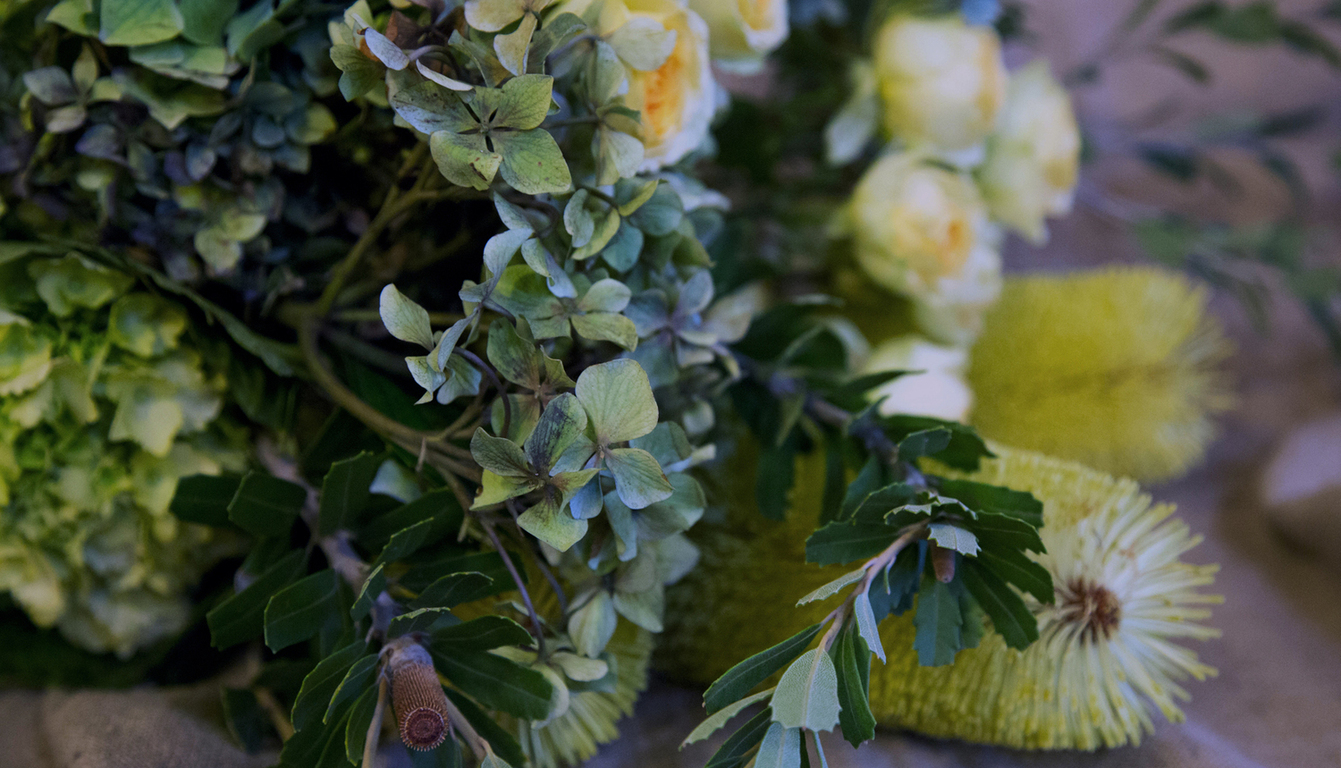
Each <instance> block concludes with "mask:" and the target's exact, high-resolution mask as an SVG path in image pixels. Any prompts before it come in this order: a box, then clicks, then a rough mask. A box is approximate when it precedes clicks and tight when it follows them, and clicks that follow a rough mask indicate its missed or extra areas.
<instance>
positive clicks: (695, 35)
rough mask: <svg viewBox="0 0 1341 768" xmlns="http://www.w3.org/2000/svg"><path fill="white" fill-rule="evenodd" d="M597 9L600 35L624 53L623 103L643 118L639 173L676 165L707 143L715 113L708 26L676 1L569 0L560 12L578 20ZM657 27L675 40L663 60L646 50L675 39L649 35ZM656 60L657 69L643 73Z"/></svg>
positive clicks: (715, 90) (715, 85) (715, 96)
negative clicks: (625, 86)
mask: <svg viewBox="0 0 1341 768" xmlns="http://www.w3.org/2000/svg"><path fill="white" fill-rule="evenodd" d="M598 7H599V18H598V19H597V22H596V27H597V29H596V31H597V33H598V34H600V35H601V37H603V38H605V39H606V40H608V41H610V43H611V45H613V46H614V47H615V50H616V51H617V52H620V58H621V59H622V60H623V61H624V63H625V65H626V67H627V69H628V75H629V82H628V93H626V94H625V96H624V103H625V104H626V105H628V106H629V107H630V108H632V109H636V110H638V111H639V112H640V113H641V114H642V126H643V147H644V154H643V164H642V166H641V167H640V168H639V170H640V171H642V172H649V171H655V170H658V169H660V168H662V167H664V166H667V165H672V164H674V163H676V162H678V161H679V160H681V159H682V158H683V157H684V156H685V155H687V154H689V153H690V152H692V151H694V150H695V149H698V147H699V146H700V145H702V144H703V142H704V140H705V139H707V138H708V129H709V127H710V124H711V122H712V116H713V112H714V111H716V108H717V82H716V81H715V80H713V77H712V67H711V61H710V59H709V54H708V25H707V24H706V23H705V22H704V21H703V18H702V17H701V16H699V15H698V14H697V13H694V12H693V11H692V10H689V9H688V8H686V7H684V6H683V5H681V4H680V3H679V2H676V0H604V2H603V4H598V2H596V0H569V1H568V2H566V3H564V4H563V5H562V6H561V8H562V10H564V11H568V12H570V13H576V14H578V15H583V14H585V13H586V12H587V11H588V10H594V9H597V8H598ZM658 27H659V28H660V29H662V30H665V31H666V32H668V33H670V34H671V38H673V40H674V45H673V47H672V48H671V50H670V54H669V55H668V56H665V58H664V59H661V56H660V55H659V54H660V53H661V52H660V51H657V52H653V51H651V50H642V49H643V48H649V49H650V47H652V46H654V45H657V44H659V41H661V40H669V39H671V38H665V37H660V36H658V35H655V34H650V32H654V31H656V30H657V28H658ZM621 49H622V51H621ZM654 53H655V54H657V55H653V54H654ZM658 60H659V61H660V63H659V64H657V66H655V67H654V68H651V69H642V68H640V67H643V66H646V63H647V62H648V61H658Z"/></svg>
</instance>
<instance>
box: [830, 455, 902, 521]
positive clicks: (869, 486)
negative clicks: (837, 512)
mask: <svg viewBox="0 0 1341 768" xmlns="http://www.w3.org/2000/svg"><path fill="white" fill-rule="evenodd" d="M890 474H891V473H890V469H889V465H887V464H886V463H885V462H883V461H881V460H880V458H879V457H878V456H871V457H870V458H868V459H867V460H866V463H865V464H864V465H862V468H861V472H859V473H857V477H856V479H855V480H853V481H852V483H851V484H850V485H848V487H847V492H846V493H845V494H844V495H843V509H842V515H841V517H842V518H843V519H848V518H851V517H852V515H853V514H855V513H856V511H857V507H859V506H861V503H862V501H864V500H865V499H866V497H867V496H870V495H871V494H872V493H874V492H875V491H877V490H879V489H880V488H883V487H885V486H887V485H889V484H890V483H891V482H892V480H893V478H892V477H891V476H890Z"/></svg>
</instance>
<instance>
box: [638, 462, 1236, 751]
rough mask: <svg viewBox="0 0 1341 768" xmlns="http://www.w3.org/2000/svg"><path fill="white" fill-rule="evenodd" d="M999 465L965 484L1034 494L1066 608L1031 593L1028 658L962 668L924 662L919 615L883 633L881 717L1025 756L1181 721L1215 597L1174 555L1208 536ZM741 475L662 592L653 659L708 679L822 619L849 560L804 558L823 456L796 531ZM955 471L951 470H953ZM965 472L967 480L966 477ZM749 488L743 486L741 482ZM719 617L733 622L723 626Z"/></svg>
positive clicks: (982, 646) (1002, 652)
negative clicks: (766, 514) (696, 558)
mask: <svg viewBox="0 0 1341 768" xmlns="http://www.w3.org/2000/svg"><path fill="white" fill-rule="evenodd" d="M993 450H994V451H995V452H996V453H997V458H994V459H988V460H986V461H984V463H983V465H982V467H981V469H980V470H979V471H978V472H976V473H973V474H971V475H968V477H969V478H971V479H973V480H977V481H981V482H985V483H990V484H995V485H1002V486H1006V487H1009V488H1013V489H1016V490H1022V491H1028V492H1030V493H1033V494H1034V495H1035V496H1036V497H1037V498H1038V499H1040V500H1041V501H1042V502H1043V516H1044V525H1043V527H1042V528H1041V529H1040V534H1041V536H1042V538H1043V542H1044V544H1045V546H1046V547H1047V553H1046V554H1044V555H1041V556H1034V557H1036V559H1037V560H1038V561H1039V563H1040V564H1042V565H1043V566H1044V567H1046V568H1047V569H1048V571H1049V572H1050V573H1051V575H1052V579H1053V584H1054V588H1055V593H1056V599H1055V602H1054V604H1052V605H1043V604H1040V603H1039V602H1038V601H1037V600H1035V599H1033V598H1032V597H1029V596H1028V595H1025V602H1026V604H1027V605H1028V606H1029V608H1030V610H1031V612H1032V613H1033V614H1034V615H1035V616H1036V617H1037V619H1038V628H1039V635H1040V639H1039V640H1038V641H1036V642H1035V643H1033V644H1032V645H1030V646H1029V647H1028V648H1027V649H1026V650H1024V651H1017V650H1013V649H1010V648H1007V647H1006V645H1005V642H1004V641H1003V640H1002V638H1001V636H1000V635H999V634H997V633H995V632H988V633H985V635H984V636H983V637H982V639H981V641H980V642H979V643H978V645H977V647H976V648H966V649H964V650H961V651H960V652H959V653H958V654H957V656H956V657H955V661H954V663H953V664H951V665H948V666H939V667H923V666H919V665H918V659H917V653H916V651H914V649H913V638H914V635H915V628H914V624H913V614H912V612H908V613H904V614H903V615H902V616H897V617H894V616H892V617H890V618H887V619H885V620H884V622H883V623H882V624H881V625H880V636H881V640H882V642H883V644H884V647H885V650H886V652H887V653H888V662H887V663H886V664H884V665H881V664H879V663H878V662H873V663H872V666H871V673H870V700H871V710H872V712H873V713H874V715H875V717H876V720H877V721H878V722H879V723H880V724H881V725H884V726H887V727H894V728H906V729H910V730H914V731H918V732H921V733H925V734H927V735H931V736H936V737H943V738H958V739H964V740H967V741H975V742H984V743H991V744H1001V745H1006V746H1011V747H1017V748H1029V749H1064V748H1074V749H1096V748H1098V747H1104V746H1108V747H1111V746H1119V745H1122V744H1128V743H1137V742H1139V741H1140V739H1141V736H1142V735H1143V734H1144V733H1146V732H1148V731H1150V730H1151V728H1152V726H1153V713H1154V712H1155V711H1156V710H1158V711H1159V712H1161V713H1162V714H1163V715H1164V716H1165V717H1167V718H1169V719H1170V720H1178V719H1180V718H1181V711H1180V710H1179V708H1178V705H1177V700H1178V699H1180V698H1186V696H1187V694H1186V692H1185V691H1184V689H1183V688H1182V687H1180V685H1179V681H1181V680H1184V679H1186V678H1188V677H1194V678H1197V679H1202V678H1204V677H1205V676H1206V675H1209V674H1213V673H1214V670H1212V669H1211V668H1209V667H1207V666H1205V665H1204V664H1201V663H1200V662H1198V661H1197V657H1196V654H1195V653H1194V652H1192V651H1191V650H1189V649H1188V648H1186V647H1185V646H1183V645H1181V644H1180V641H1183V640H1188V639H1207V638H1211V637H1215V636H1216V635H1217V632H1216V630H1214V629H1211V628H1208V627H1206V626H1203V625H1202V624H1200V623H1199V622H1200V621H1202V620H1204V619H1205V618H1207V617H1208V616H1209V610H1208V609H1207V608H1206V605H1207V604H1210V603H1214V602H1218V600H1219V598H1218V597H1214V596H1210V595H1206V594H1203V593H1202V592H1200V591H1199V589H1200V588H1201V587H1203V586H1206V585H1208V584H1210V583H1211V581H1212V574H1213V573H1214V572H1215V570H1216V567H1215V566H1204V565H1202V566H1198V565H1190V564H1188V563H1184V562H1182V561H1181V560H1180V559H1179V558H1180V556H1181V555H1182V554H1183V553H1185V552H1186V551H1187V550H1188V549H1190V548H1192V547H1193V546H1195V545H1196V544H1197V543H1198V542H1199V541H1200V538H1199V537H1197V536H1193V535H1192V534H1191V533H1190V532H1189V530H1188V527H1187V526H1186V525H1185V524H1184V523H1183V522H1181V521H1179V520H1177V519H1176V518H1172V517H1171V515H1172V514H1173V507H1172V506H1171V505H1168V504H1152V503H1151V499H1150V497H1149V496H1148V495H1146V494H1143V493H1142V492H1141V490H1140V488H1139V486H1138V485H1137V484H1136V483H1135V482H1134V481H1131V480H1120V479H1117V478H1114V477H1111V476H1108V475H1105V474H1103V473H1100V472H1096V471H1093V470H1090V469H1087V468H1085V467H1082V466H1080V465H1078V464H1074V463H1071V462H1066V461H1061V460H1058V459H1053V458H1049V457H1046V456H1043V455H1041V454H1037V453H1032V452H1028V451H1021V450H1015V449H1005V448H1001V447H998V446H993ZM748 466H749V464H744V463H743V464H741V465H733V467H732V471H734V472H739V474H740V476H736V475H733V476H732V478H733V479H731V480H729V481H728V484H729V485H730V488H727V489H725V492H726V493H727V494H731V495H734V496H738V497H739V498H732V499H730V501H731V502H739V503H732V504H731V506H730V509H732V510H735V511H733V512H731V513H729V515H728V519H726V520H724V521H720V522H718V523H716V524H710V523H705V524H703V526H702V530H701V531H699V532H698V536H697V543H698V544H699V546H700V549H701V552H702V560H701V564H700V566H699V567H698V568H697V569H696V570H695V571H694V572H693V573H692V574H691V575H690V576H689V577H688V578H686V579H685V580H684V581H683V582H681V583H680V584H679V585H677V586H676V587H675V588H673V589H672V590H670V592H669V594H668V605H667V619H668V627H667V633H666V635H665V636H664V642H663V643H662V645H661V647H660V649H659V651H658V662H659V665H660V666H661V667H662V668H664V669H666V670H667V671H669V672H671V673H673V674H675V675H677V676H679V677H680V678H682V679H685V680H688V681H692V682H695V683H700V684H706V683H709V682H711V681H712V680H714V679H715V678H717V677H718V676H719V675H721V674H722V673H723V672H725V671H726V670H727V669H728V668H729V667H731V665H732V664H734V663H735V662H736V661H739V660H740V659H742V658H744V657H745V656H747V655H749V654H751V653H755V652H757V651H760V650H763V649H764V648H767V647H769V646H771V645H774V644H776V643H778V642H780V641H781V640H783V639H785V638H787V637H789V636H790V635H792V634H793V633H795V632H796V631H798V630H799V629H801V628H802V627H805V626H806V625H808V624H811V623H813V622H817V621H819V620H820V619H821V618H823V617H824V615H825V614H826V613H827V612H828V610H829V609H830V608H832V606H831V605H829V604H824V603H810V604H808V605H804V606H801V607H793V605H794V604H795V603H796V600H797V599H798V598H800V597H801V596H802V595H805V594H807V593H809V592H810V591H811V590H813V589H815V588H817V587H819V586H820V585H822V584H825V583H826V582H829V581H830V580H832V579H833V578H834V577H835V576H837V575H838V574H839V573H841V572H842V571H843V570H844V568H843V567H842V566H834V567H829V568H820V567H817V566H814V565H808V564H807V565H798V564H799V563H801V562H803V561H804V557H805V539H806V536H807V535H808V534H809V533H810V532H811V530H813V527H814V521H815V518H816V515H817V514H818V511H819V509H820V504H821V499H820V497H821V494H822V488H823V485H824V483H823V475H824V461H823V458H822V456H820V455H812V456H810V457H806V458H803V459H802V460H801V462H800V463H799V464H798V467H797V483H796V487H795V491H794V495H793V498H792V505H791V510H790V513H789V515H788V519H787V522H785V523H776V522H772V521H769V520H766V519H764V518H763V517H762V516H760V515H759V514H758V513H757V512H755V511H753V510H752V509H751V508H750V504H749V501H748V499H749V489H750V488H751V483H750V482H747V481H748V480H751V479H752V478H748V477H744V475H748V474H750V473H749V472H748V471H741V470H742V468H743V467H748ZM946 474H948V475H950V476H955V473H952V472H951V473H946ZM961 476H962V475H961ZM737 480H739V481H740V482H737ZM722 617H730V619H729V620H723V618H722Z"/></svg>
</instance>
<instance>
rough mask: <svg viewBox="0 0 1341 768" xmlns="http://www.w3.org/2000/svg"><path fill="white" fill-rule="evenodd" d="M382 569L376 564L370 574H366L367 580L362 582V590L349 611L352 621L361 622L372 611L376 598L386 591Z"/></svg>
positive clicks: (381, 566)
mask: <svg viewBox="0 0 1341 768" xmlns="http://www.w3.org/2000/svg"><path fill="white" fill-rule="evenodd" d="M384 567H385V566H383V565H381V564H378V566H377V567H376V568H374V569H372V573H370V574H368V578H367V579H365V580H364V581H363V588H362V589H360V590H359V594H358V597H357V598H356V599H355V600H354V605H353V607H352V608H350V609H349V616H350V618H352V619H353V620H354V621H363V619H364V618H365V617H366V616H367V615H368V613H369V612H370V611H372V607H373V603H374V602H376V600H377V596H378V595H380V594H382V591H383V590H385V589H386V574H385V573H383V572H382V571H383V568H384Z"/></svg>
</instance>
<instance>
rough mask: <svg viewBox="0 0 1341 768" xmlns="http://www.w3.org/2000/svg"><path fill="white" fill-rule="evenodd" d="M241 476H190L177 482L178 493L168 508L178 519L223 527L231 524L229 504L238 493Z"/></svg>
mask: <svg viewBox="0 0 1341 768" xmlns="http://www.w3.org/2000/svg"><path fill="white" fill-rule="evenodd" d="M241 482H242V481H241V479H240V478H237V477H227V476H224V477H215V476H213V475H191V476H190V477H183V478H182V479H180V480H178V481H177V493H176V494H175V495H173V497H172V506H171V507H169V509H170V510H171V511H172V514H174V515H176V516H177V519H179V520H185V521H186V522H188V523H200V524H201V525H212V526H214V527H216V528H221V527H224V526H227V525H229V520H228V503H229V502H230V501H232V500H233V496H234V495H235V494H236V493H237V488H238V485H239V484H241Z"/></svg>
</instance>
